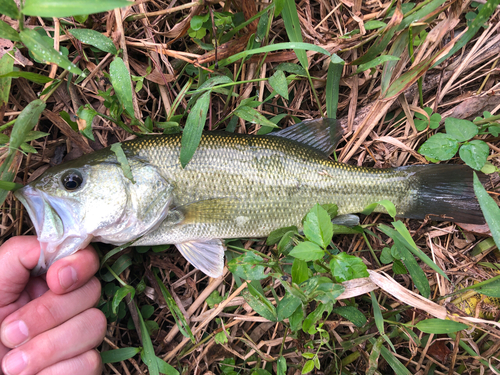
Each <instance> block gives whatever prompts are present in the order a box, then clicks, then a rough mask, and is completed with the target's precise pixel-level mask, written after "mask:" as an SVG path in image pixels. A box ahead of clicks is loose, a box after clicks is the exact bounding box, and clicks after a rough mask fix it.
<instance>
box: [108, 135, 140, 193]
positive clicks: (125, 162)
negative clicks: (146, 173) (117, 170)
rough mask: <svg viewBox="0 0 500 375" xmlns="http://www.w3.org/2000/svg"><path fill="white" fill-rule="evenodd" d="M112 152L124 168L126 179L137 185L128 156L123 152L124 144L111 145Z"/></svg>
mask: <svg viewBox="0 0 500 375" xmlns="http://www.w3.org/2000/svg"><path fill="white" fill-rule="evenodd" d="M111 151H113V152H114V153H115V155H116V159H117V160H118V163H120V166H121V168H122V171H123V174H124V175H125V177H127V178H128V179H129V180H130V181H132V183H134V184H135V181H134V176H133V175H132V170H131V169H130V164H129V163H128V159H127V156H126V155H125V152H123V149H122V144H121V143H115V144H113V145H111Z"/></svg>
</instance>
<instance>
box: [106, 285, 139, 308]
mask: <svg viewBox="0 0 500 375" xmlns="http://www.w3.org/2000/svg"><path fill="white" fill-rule="evenodd" d="M127 294H130V298H134V295H135V289H134V288H133V287H132V286H130V285H125V286H123V287H121V288H120V289H118V290H117V292H116V293H115V295H114V297H113V301H112V302H111V307H112V311H113V314H117V310H118V306H119V305H120V302H121V301H122V300H123V299H124V298H125V297H126V296H127Z"/></svg>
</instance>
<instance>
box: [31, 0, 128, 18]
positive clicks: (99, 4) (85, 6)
mask: <svg viewBox="0 0 500 375" xmlns="http://www.w3.org/2000/svg"><path fill="white" fill-rule="evenodd" d="M132 4H133V2H132V1H127V0H72V1H68V0H26V1H25V3H24V7H23V9H22V13H23V14H25V15H27V16H39V17H71V16H81V15H85V14H93V13H101V12H106V11H108V10H111V9H115V8H122V7H127V6H130V5H132Z"/></svg>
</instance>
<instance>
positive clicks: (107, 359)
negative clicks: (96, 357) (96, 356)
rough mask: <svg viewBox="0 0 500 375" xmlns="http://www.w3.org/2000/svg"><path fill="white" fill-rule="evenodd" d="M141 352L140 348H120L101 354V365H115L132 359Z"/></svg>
mask: <svg viewBox="0 0 500 375" xmlns="http://www.w3.org/2000/svg"><path fill="white" fill-rule="evenodd" d="M140 351H141V349H140V348H121V349H115V350H108V351H106V352H101V353H100V354H101V359H102V363H115V362H121V361H125V360H127V359H129V358H132V357H133V356H135V355H136V354H137V353H139V352H140Z"/></svg>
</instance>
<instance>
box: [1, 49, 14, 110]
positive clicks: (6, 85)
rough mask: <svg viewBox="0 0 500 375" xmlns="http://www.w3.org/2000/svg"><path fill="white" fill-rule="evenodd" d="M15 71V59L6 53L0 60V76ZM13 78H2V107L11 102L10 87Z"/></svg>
mask: <svg viewBox="0 0 500 375" xmlns="http://www.w3.org/2000/svg"><path fill="white" fill-rule="evenodd" d="M12 69H14V58H13V57H12V56H11V55H10V54H9V53H5V54H4V55H3V56H2V58H1V59H0V75H4V74H9V73H11V72H12ZM11 83H12V78H10V77H5V78H0V107H1V106H2V105H3V104H6V103H8V102H9V94H10V86H11Z"/></svg>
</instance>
